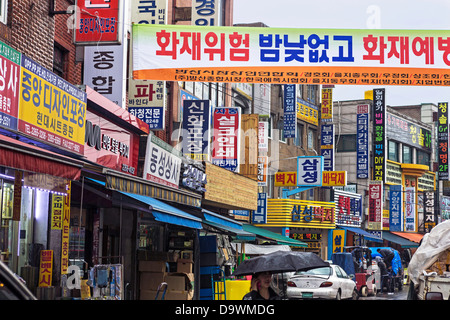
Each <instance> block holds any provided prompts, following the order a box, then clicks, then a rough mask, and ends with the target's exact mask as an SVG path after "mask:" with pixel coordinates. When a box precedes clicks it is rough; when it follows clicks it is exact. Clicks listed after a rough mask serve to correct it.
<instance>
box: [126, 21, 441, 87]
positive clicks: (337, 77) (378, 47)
mask: <svg viewBox="0 0 450 320" xmlns="http://www.w3.org/2000/svg"><path fill="white" fill-rule="evenodd" d="M132 32H133V46H134V50H133V77H134V78H135V79H150V80H169V81H209V82H236V83H300V84H307V83H309V84H313V83H314V84H331V85H332V84H346V85H417V86H423V85H426V86H448V85H450V71H449V68H448V67H449V66H450V31H448V30H381V29H379V30H362V29H361V30H357V29H294V28H254V27H213V26H209V27H208V28H203V27H202V26H185V25H183V26H181V25H170V26H169V25H167V26H158V25H143V24H140V25H138V24H134V25H133V31H132Z"/></svg>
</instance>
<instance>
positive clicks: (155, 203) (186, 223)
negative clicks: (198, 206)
mask: <svg viewBox="0 0 450 320" xmlns="http://www.w3.org/2000/svg"><path fill="white" fill-rule="evenodd" d="M88 179H89V180H90V181H94V182H95V183H97V184H100V185H102V186H106V183H105V182H102V181H98V180H95V179H91V178H88ZM118 192H119V193H120V194H123V195H125V196H127V197H130V198H132V199H134V200H137V201H139V202H141V203H143V204H145V205H147V206H148V207H149V209H150V211H151V213H152V215H153V217H154V218H155V220H156V221H159V222H164V223H170V224H176V225H179V226H183V227H188V228H193V229H203V227H202V219H201V218H197V217H195V216H193V215H191V214H189V213H186V212H184V211H183V210H180V209H178V208H175V207H173V206H171V205H168V204H167V203H164V202H162V201H159V200H157V199H154V198H151V197H147V196H143V195H140V194H134V193H129V192H121V191H118Z"/></svg>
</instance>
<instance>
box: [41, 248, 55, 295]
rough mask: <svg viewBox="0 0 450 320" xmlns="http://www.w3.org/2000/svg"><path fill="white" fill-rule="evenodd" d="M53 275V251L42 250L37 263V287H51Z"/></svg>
mask: <svg viewBox="0 0 450 320" xmlns="http://www.w3.org/2000/svg"><path fill="white" fill-rule="evenodd" d="M52 275H53V250H42V251H41V260H40V263H39V283H38V285H39V287H51V286H52Z"/></svg>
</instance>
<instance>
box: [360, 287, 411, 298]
mask: <svg viewBox="0 0 450 320" xmlns="http://www.w3.org/2000/svg"><path fill="white" fill-rule="evenodd" d="M408 290H409V285H404V286H403V289H402V291H398V289H395V291H394V294H392V295H391V294H388V293H387V292H383V293H381V292H378V293H377V295H376V296H370V297H360V298H359V299H360V300H407V297H408Z"/></svg>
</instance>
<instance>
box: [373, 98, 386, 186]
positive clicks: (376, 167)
mask: <svg viewBox="0 0 450 320" xmlns="http://www.w3.org/2000/svg"><path fill="white" fill-rule="evenodd" d="M385 109H386V106H385V89H374V90H373V180H376V181H383V182H384V178H385V172H386V171H385V167H386V157H385V155H386V133H385V132H386V128H385V125H386V110H385Z"/></svg>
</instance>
